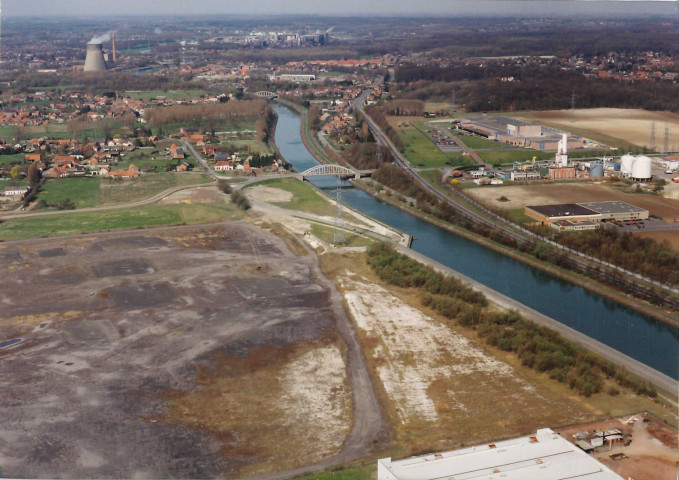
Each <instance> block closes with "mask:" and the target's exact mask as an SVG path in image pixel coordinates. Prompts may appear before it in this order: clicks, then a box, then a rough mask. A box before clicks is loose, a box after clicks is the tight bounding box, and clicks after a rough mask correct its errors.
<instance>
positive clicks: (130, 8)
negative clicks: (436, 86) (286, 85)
mask: <svg viewBox="0 0 679 480" xmlns="http://www.w3.org/2000/svg"><path fill="white" fill-rule="evenodd" d="M676 4H677V0H656V1H651V2H641V1H630V0H610V1H596V0H595V1H584V0H536V1H533V0H524V1H517V0H476V1H470V0H367V1H366V0H341V1H337V0H115V1H111V0H0V9H2V16H3V17H6V16H51V15H59V16H68V17H81V16H103V15H107V16H111V15H154V16H158V15H168V14H170V15H183V14H194V15H195V14H200V15H205V14H239V15H261V14H263V13H264V14H276V15H277V14H294V15H307V14H313V15H342V16H356V15H383V16H391V15H409V16H410V15H418V16H458V15H465V16H468V15H473V14H475V13H476V14H485V15H487V14H496V15H503V14H504V15H510V14H511V15H516V14H518V15H529V14H534V15H541V16H548V15H551V14H554V15H558V14H561V15H576V14H582V15H602V16H608V15H610V14H626V15H639V16H648V15H652V14H657V15H661V14H665V15H668V14H673V13H674V14H675V15H676V6H675V5H676Z"/></svg>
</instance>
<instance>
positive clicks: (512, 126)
mask: <svg viewBox="0 0 679 480" xmlns="http://www.w3.org/2000/svg"><path fill="white" fill-rule="evenodd" d="M460 129H462V130H466V131H468V132H472V133H475V134H477V135H481V136H483V137H487V138H489V139H491V140H497V141H499V142H504V143H508V144H510V145H516V146H519V147H530V148H534V149H536V150H544V151H556V150H557V149H558V148H559V142H560V140H561V139H562V137H563V136H564V134H565V133H566V132H563V131H562V130H557V129H555V128H550V127H544V126H542V125H533V124H530V123H527V122H524V121H522V120H517V119H515V118H510V117H474V118H462V119H460ZM584 146H585V142H584V140H583V139H581V138H572V137H568V140H567V145H565V147H566V148H567V149H573V148H584Z"/></svg>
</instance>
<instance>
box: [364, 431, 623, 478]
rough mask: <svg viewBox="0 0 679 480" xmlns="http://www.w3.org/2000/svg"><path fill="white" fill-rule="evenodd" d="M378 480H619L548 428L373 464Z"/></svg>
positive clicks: (607, 469) (615, 475) (386, 459)
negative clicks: (484, 442) (508, 438)
mask: <svg viewBox="0 0 679 480" xmlns="http://www.w3.org/2000/svg"><path fill="white" fill-rule="evenodd" d="M377 468H378V469H377V479H378V480H443V479H445V480H471V479H483V480H525V479H531V480H565V479H577V480H622V477H620V476H619V475H617V474H616V473H614V472H613V471H612V470H610V469H609V468H608V467H606V466H605V465H603V464H601V463H599V462H598V461H597V460H595V459H594V458H592V457H590V456H589V455H587V454H586V453H585V452H583V451H582V450H581V449H579V448H578V447H576V446H575V445H573V444H571V443H570V442H568V441H567V440H565V439H564V438H562V437H561V436H560V435H558V434H557V433H555V432H553V431H552V430H551V429H549V428H543V429H540V430H538V431H537V434H536V435H535V436H529V437H521V438H516V439H513V440H505V441H502V442H497V443H495V444H490V445H480V446H476V447H470V448H465V449H462V450H454V451H450V452H445V453H437V454H432V455H424V456H421V457H413V458H408V459H405V460H399V461H396V462H392V461H391V458H382V459H380V460H378V461H377Z"/></svg>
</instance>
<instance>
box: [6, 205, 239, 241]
mask: <svg viewBox="0 0 679 480" xmlns="http://www.w3.org/2000/svg"><path fill="white" fill-rule="evenodd" d="M242 217H243V212H242V210H240V209H237V208H235V207H232V206H231V205H219V206H217V205H205V204H192V205H185V204H179V205H168V206H148V207H141V208H132V209H120V210H108V211H100V212H82V213H78V212H75V213H63V214H61V215H48V216H38V217H27V218H17V219H10V220H5V221H4V222H3V223H0V241H7V240H21V239H25V238H36V237H52V236H60V235H77V234H81V233H92V232H101V231H108V230H121V229H123V230H124V229H132V228H147V227H160V226H165V225H181V224H193V223H209V222H221V221H226V220H236V219H240V218H242Z"/></svg>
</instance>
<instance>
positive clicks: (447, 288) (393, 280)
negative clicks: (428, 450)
mask: <svg viewBox="0 0 679 480" xmlns="http://www.w3.org/2000/svg"><path fill="white" fill-rule="evenodd" d="M367 261H368V264H369V265H370V267H371V268H372V269H373V271H374V272H375V273H376V274H377V275H378V276H379V278H380V279H382V280H383V281H385V282H387V283H389V284H392V285H396V286H399V287H404V288H414V289H417V290H419V291H420V292H421V296H420V299H421V303H422V305H424V306H427V307H429V308H432V309H433V310H435V311H437V312H439V313H440V314H442V315H443V316H444V317H445V318H446V319H448V320H450V321H452V322H454V324H456V325H460V326H463V327H466V328H469V329H472V330H474V331H476V333H477V334H478V335H479V337H481V338H482V339H484V340H485V342H486V343H487V344H489V345H492V346H494V347H497V348H499V349H501V350H503V351H507V352H513V353H515V354H517V356H518V357H519V359H520V360H521V363H522V365H524V366H526V367H529V368H531V369H533V370H536V371H538V372H545V373H547V374H548V375H549V377H550V378H552V379H554V380H557V381H558V382H561V383H565V384H567V385H568V386H569V387H570V388H571V389H573V390H575V391H577V392H578V393H579V394H580V395H582V396H585V397H589V396H591V395H594V394H597V393H599V392H601V391H602V390H603V387H604V385H605V382H606V380H610V381H614V382H616V383H617V384H618V385H620V386H623V387H626V388H629V389H630V390H632V391H634V392H635V393H637V394H639V395H646V396H649V397H652V398H653V397H655V396H656V395H657V391H656V389H655V387H654V386H653V385H651V384H649V383H647V382H645V381H643V380H640V379H638V378H637V377H635V376H633V375H631V374H629V373H628V372H627V371H625V370H624V369H622V368H621V367H618V366H616V365H615V364H614V363H612V362H610V361H608V360H604V359H603V358H601V357H599V356H597V355H594V354H593V353H591V352H588V351H587V350H585V349H583V348H582V347H580V346H578V345H576V344H575V343H573V342H570V341H569V340H566V339H565V338H563V337H562V336H561V335H560V334H559V333H557V332H555V331H554V330H551V329H549V328H546V327H542V326H539V325H537V324H536V323H534V322H532V321H530V320H527V319H525V318H523V317H522V316H521V315H520V314H519V313H518V312H517V311H516V310H509V311H497V310H495V309H492V308H489V307H488V300H487V299H486V298H485V296H484V295H483V294H481V293H480V292H476V291H475V290H473V289H471V288H470V287H468V286H467V285H465V284H463V283H462V282H460V281H459V280H457V279H455V278H453V277H450V276H446V275H443V274H441V273H439V272H436V271H434V270H433V269H432V268H431V267H428V266H425V265H423V264H421V263H419V262H417V261H416V260H413V259H411V258H410V257H407V256H406V255H403V254H401V253H398V252H397V251H396V250H394V249H393V248H392V247H390V246H388V245H386V244H384V243H381V244H375V245H373V246H372V247H370V248H369V249H368V258H367ZM608 393H609V394H611V395H615V394H617V393H619V391H618V390H617V389H616V388H615V387H609V389H608Z"/></svg>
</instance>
